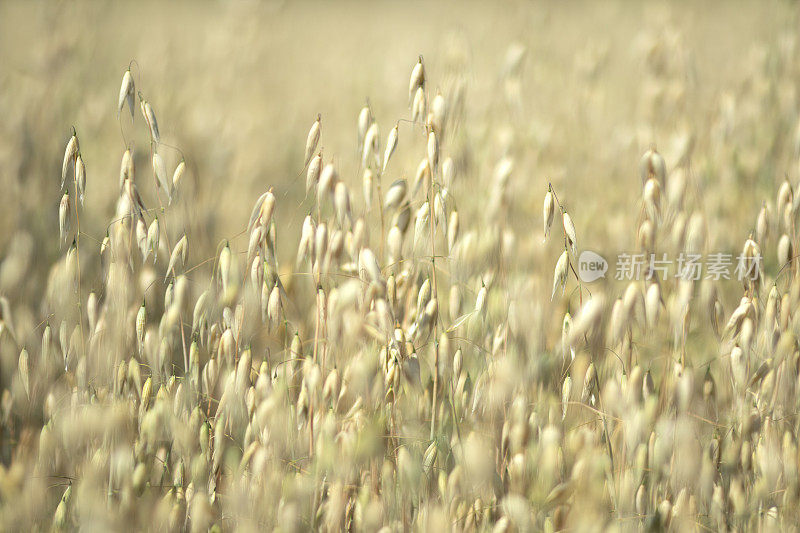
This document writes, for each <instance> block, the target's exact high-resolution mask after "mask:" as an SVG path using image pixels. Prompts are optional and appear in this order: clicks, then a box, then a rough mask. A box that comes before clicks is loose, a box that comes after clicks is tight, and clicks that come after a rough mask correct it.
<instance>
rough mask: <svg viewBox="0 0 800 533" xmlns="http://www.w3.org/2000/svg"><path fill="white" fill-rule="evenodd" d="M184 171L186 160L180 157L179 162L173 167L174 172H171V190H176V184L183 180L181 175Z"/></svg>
mask: <svg viewBox="0 0 800 533" xmlns="http://www.w3.org/2000/svg"><path fill="white" fill-rule="evenodd" d="M185 173H186V161H185V160H184V159H181V162H180V163H178V166H177V167H175V172H173V173H172V190H173V191H177V190H178V186H179V185H180V183H181V181H182V180H183V175H184V174H185Z"/></svg>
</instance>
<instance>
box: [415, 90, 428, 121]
mask: <svg viewBox="0 0 800 533" xmlns="http://www.w3.org/2000/svg"><path fill="white" fill-rule="evenodd" d="M426 107H427V106H426V102H425V89H423V88H422V87H417V91H416V92H415V93H414V103H413V104H411V121H412V122H414V123H417V122H422V121H423V120H425V114H426V113H427V109H426Z"/></svg>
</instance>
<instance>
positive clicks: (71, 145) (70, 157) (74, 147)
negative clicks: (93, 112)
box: [61, 133, 79, 189]
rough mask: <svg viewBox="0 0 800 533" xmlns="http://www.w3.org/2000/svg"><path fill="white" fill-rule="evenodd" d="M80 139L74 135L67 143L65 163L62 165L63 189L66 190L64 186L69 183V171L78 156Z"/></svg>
mask: <svg viewBox="0 0 800 533" xmlns="http://www.w3.org/2000/svg"><path fill="white" fill-rule="evenodd" d="M78 150H79V147H78V137H77V135H75V134H74V133H73V134H72V137H70V138H69V141H68V142H67V148H66V150H64V162H63V163H61V188H62V189H63V188H64V184H65V183H66V182H67V172H68V171H69V165H70V164H71V163H72V162H73V161H74V160H75V158H76V157H77V155H78Z"/></svg>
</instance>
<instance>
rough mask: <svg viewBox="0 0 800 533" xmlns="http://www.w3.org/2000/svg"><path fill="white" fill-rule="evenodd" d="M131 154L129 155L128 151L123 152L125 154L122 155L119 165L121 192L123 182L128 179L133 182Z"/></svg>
mask: <svg viewBox="0 0 800 533" xmlns="http://www.w3.org/2000/svg"><path fill="white" fill-rule="evenodd" d="M133 175H134V170H133V154H132V153H131V151H130V149H127V150H125V153H123V154H122V161H121V162H120V165H119V190H120V192H122V191H123V190H124V189H123V187H124V185H125V180H126V179H130V180H131V181H133Z"/></svg>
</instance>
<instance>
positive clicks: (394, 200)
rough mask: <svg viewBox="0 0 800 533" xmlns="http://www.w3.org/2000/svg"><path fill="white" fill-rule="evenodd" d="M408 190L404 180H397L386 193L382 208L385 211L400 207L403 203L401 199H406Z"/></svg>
mask: <svg viewBox="0 0 800 533" xmlns="http://www.w3.org/2000/svg"><path fill="white" fill-rule="evenodd" d="M407 190H408V183H407V182H406V180H397V181H395V182H394V183H392V185H391V186H390V187H389V190H388V191H386V199H385V200H384V203H383V206H384V207H385V208H386V209H396V208H397V207H399V206H400V204H401V203H402V202H403V199H404V198H405V197H406V191H407Z"/></svg>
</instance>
